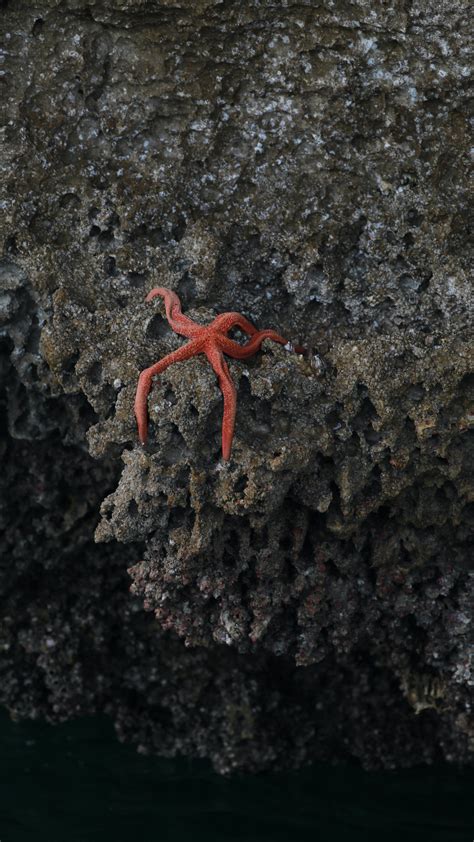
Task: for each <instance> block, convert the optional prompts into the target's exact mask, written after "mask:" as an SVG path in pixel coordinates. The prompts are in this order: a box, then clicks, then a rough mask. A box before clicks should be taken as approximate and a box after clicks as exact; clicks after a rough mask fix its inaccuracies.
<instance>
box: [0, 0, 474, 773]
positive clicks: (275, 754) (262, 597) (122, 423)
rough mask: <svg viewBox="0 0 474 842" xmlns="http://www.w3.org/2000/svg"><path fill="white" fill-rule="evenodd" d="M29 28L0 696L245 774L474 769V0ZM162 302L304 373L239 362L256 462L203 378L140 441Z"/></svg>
mask: <svg viewBox="0 0 474 842" xmlns="http://www.w3.org/2000/svg"><path fill="white" fill-rule="evenodd" d="M2 29H3V39H4V44H5V51H6V83H7V84H6V98H5V102H6V121H5V122H6V130H5V144H4V163H5V169H4V179H3V181H4V196H3V223H2V228H3V230H2V241H3V253H4V256H3V260H2V263H1V272H0V342H1V360H0V374H1V384H0V385H1V399H0V400H1V409H2V421H1V423H2V427H1V432H2V441H1V445H0V447H1V453H2V466H4V470H3V471H2V477H1V480H0V482H1V485H2V486H3V499H2V508H1V512H0V525H1V527H2V537H1V541H2V545H1V546H2V550H1V551H2V555H1V576H2V579H1V583H0V593H1V626H0V651H1V652H2V655H1V656H0V674H1V676H2V680H1V681H0V698H1V700H2V702H3V703H4V704H5V705H6V706H7V707H8V708H9V709H10V710H11V711H12V714H13V715H15V716H44V717H46V718H48V719H52V720H57V719H64V718H67V717H69V716H74V715H77V714H79V713H82V714H83V713H91V712H94V711H103V710H105V711H107V712H108V713H109V714H110V715H111V716H113V717H114V718H115V721H116V722H117V728H118V732H119V734H120V735H121V736H123V737H126V738H127V739H132V740H134V741H135V742H137V743H138V744H139V745H140V747H141V749H142V750H144V751H146V750H154V751H157V752H159V753H162V754H174V753H187V754H192V755H198V756H206V757H210V758H211V759H212V760H213V762H214V764H215V765H216V767H217V768H218V769H219V770H221V771H229V770H230V769H234V768H250V769H262V768H270V767H276V766H279V765H285V764H289V765H298V764H301V763H303V762H307V761H309V760H311V759H313V758H315V757H328V758H343V757H347V756H356V757H358V758H360V759H361V760H362V762H363V763H364V764H365V765H367V766H370V765H380V764H381V765H386V766H395V765H400V764H407V763H418V762H420V761H426V762H429V761H431V760H433V759H434V758H436V757H437V756H439V755H442V756H444V757H445V758H448V759H449V760H455V761H468V760H469V759H470V758H471V759H472V751H473V742H474V727H473V722H472V716H471V712H470V711H471V704H472V682H473V677H472V670H473V635H472V618H473V601H474V589H473V575H472V527H473V516H474V502H473V483H472V476H473V467H474V465H473V462H474V459H473V445H472V437H471V436H472V430H471V432H470V429H471V428H472V420H473V417H474V411H473V401H474V375H473V373H472V372H473V365H472V362H473V360H472V327H471V325H472V315H473V313H472V281H471V279H470V276H469V259H470V254H469V250H468V236H467V229H468V218H469V206H468V174H469V170H468V157H467V152H468V146H469V137H468V129H467V118H468V96H469V61H468V31H469V27H468V7H467V4H466V3H464V2H462V0H455V2H449V3H447V2H436V3H434V2H430V0H427V2H401V0H400V1H399V2H395V3H390V4H389V3H379V2H377V3H376V2H373V0H356V2H343V0H335V2H331V3H329V2H328V3H325V4H320V3H316V2H298V3H296V2H292V0H286V2H281V3H275V2H270V0H261V2H258V0H243V2H238V3H235V2H218V0H202V1H201V2H191V0H188V1H187V2H173V3H171V2H167V0H165V2H151V0H149V2H147V1H146V0H136V2H133V0H121V2H108V0H96V1H95V2H86V0H65V2H59V0H49V2H48V1H47V0H43V2H36V3H30V2H26V0H10V1H9V2H7V3H6V4H4V9H3V10H2ZM157 285H159V286H167V287H170V288H172V289H174V290H176V291H177V292H178V293H179V295H180V297H181V300H182V302H183V308H184V309H185V312H186V313H187V314H189V315H191V316H192V317H193V318H195V319H196V320H197V321H201V322H202V323H206V322H207V321H209V320H210V319H211V318H212V317H213V316H214V315H215V314H216V313H218V312H222V311H227V310H239V311H241V312H242V313H243V314H244V315H246V316H247V317H248V318H250V319H251V320H252V321H253V322H254V323H255V324H256V325H257V326H258V327H259V328H265V327H272V328H275V329H277V330H278V331H279V332H281V333H282V334H284V335H285V336H288V337H289V338H290V339H291V340H293V341H294V342H295V343H300V344H302V345H304V346H305V348H306V349H307V353H306V355H305V356H300V355H296V354H290V353H288V352H287V351H286V350H285V349H284V348H282V347H279V346H274V345H272V344H271V343H270V342H266V343H265V344H264V346H263V349H262V352H260V353H259V354H258V355H257V356H255V357H254V358H252V359H251V360H249V361H246V362H245V363H243V362H239V361H232V362H231V363H230V370H231V373H232V376H233V378H234V380H235V383H236V385H237V387H238V410H237V426H236V435H235V441H234V448H233V454H232V459H231V461H230V462H229V463H223V462H222V460H221V459H220V425H221V414H222V405H221V395H220V392H219V390H218V388H217V384H216V381H215V376H214V374H213V372H212V370H211V369H210V367H209V365H208V364H207V362H206V360H205V358H204V357H200V358H197V359H193V360H191V361H188V362H186V363H182V364H180V365H176V366H174V367H171V368H170V369H168V371H167V372H166V373H164V374H163V375H162V377H160V378H159V380H157V382H155V385H154V388H153V390H152V393H151V396H150V400H149V412H150V420H151V424H150V439H149V443H148V445H147V447H146V448H145V449H142V448H141V447H139V446H138V443H137V435H136V428H135V421H134V416H133V400H134V393H135V389H136V383H137V378H138V374H139V372H140V371H141V370H142V369H143V368H144V367H146V366H148V365H150V364H151V363H152V362H154V361H155V360H157V359H159V358H160V357H162V356H164V354H166V353H168V352H169V351H170V350H172V349H175V348H177V347H179V345H180V344H181V342H182V340H181V339H180V338H178V337H177V336H176V335H175V334H174V333H173V332H172V331H171V330H170V328H169V326H168V324H167V322H166V320H165V319H164V309H163V308H162V306H161V304H160V303H158V301H155V302H153V303H152V304H148V305H146V304H145V303H144V297H145V294H146V292H147V291H148V290H149V289H151V288H152V287H153V286H157ZM470 548H471V551H470ZM130 590H131V593H130V592H129V591H130Z"/></svg>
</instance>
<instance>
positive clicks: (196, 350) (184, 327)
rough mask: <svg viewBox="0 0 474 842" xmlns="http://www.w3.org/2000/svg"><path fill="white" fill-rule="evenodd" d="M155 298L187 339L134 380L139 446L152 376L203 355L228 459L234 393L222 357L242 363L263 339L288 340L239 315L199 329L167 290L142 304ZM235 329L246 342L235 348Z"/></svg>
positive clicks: (225, 315)
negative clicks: (218, 401)
mask: <svg viewBox="0 0 474 842" xmlns="http://www.w3.org/2000/svg"><path fill="white" fill-rule="evenodd" d="M157 295H159V296H161V298H163V299H164V302H165V310H166V318H167V319H168V323H169V325H170V327H171V328H172V329H173V330H174V332H175V333H178V334H179V335H180V336H185V337H186V338H187V339H189V342H187V343H186V344H185V345H182V346H181V348H178V349H177V350H176V351H173V352H172V353H171V354H167V356H166V357H163V359H162V360H159V361H158V362H157V363H155V364H154V365H151V366H150V367H149V368H145V370H144V371H142V373H141V374H140V377H139V378H138V386H137V392H136V396H135V417H136V419H137V425H138V436H139V438H140V441H141V443H142V444H145V443H146V440H147V433H148V406H147V401H148V394H149V392H150V389H151V385H152V378H153V377H154V375H155V374H161V372H162V371H165V369H166V368H168V366H170V365H172V364H173V363H177V362H182V361H183V360H189V359H190V358H191V357H195V356H196V355H197V354H205V355H206V357H207V359H208V360H209V362H210V363H211V365H212V368H213V369H214V371H215V373H216V375H217V379H218V381H219V387H220V390H221V392H222V395H223V398H224V414H223V417H222V456H223V458H224V459H225V460H228V459H230V453H231V450H232V439H233V437H234V428H235V414H236V410H237V393H236V389H235V386H234V383H233V381H232V378H231V376H230V372H229V369H228V367H227V363H226V361H225V359H224V354H226V355H227V356H228V357H232V358H233V359H235V360H246V359H248V357H251V356H253V355H254V354H255V353H256V352H257V351H258V350H259V348H260V346H261V344H262V342H263V340H264V339H271V340H272V341H273V342H278V343H279V344H280V345H288V340H287V339H284V337H283V336H280V334H279V333H276V332H275V331H274V330H257V328H256V327H255V326H254V325H253V324H251V322H249V321H248V320H247V319H246V318H245V317H244V316H241V315H240V313H222V314H221V315H220V316H217V318H215V319H214V321H212V322H211V324H210V325H199V324H197V323H196V322H193V321H192V319H190V318H188V317H187V316H185V315H184V314H183V313H182V312H181V302H180V300H179V298H178V296H177V295H176V293H175V292H173V291H172V290H170V289H166V288H165V287H156V289H152V290H151V292H149V293H148V295H147V297H146V299H145V301H151V300H152V299H153V298H155V297H156V296H157ZM233 327H238V328H240V330H242V331H243V332H244V333H245V334H247V336H249V337H250V338H249V340H248V341H247V342H246V343H245V344H244V345H239V343H238V342H235V341H234V340H233V339H230V338H229V337H228V336H227V333H228V332H229V330H230V329H231V328H233ZM295 351H296V352H297V353H301V352H302V351H303V349H302V348H299V347H296V348H295Z"/></svg>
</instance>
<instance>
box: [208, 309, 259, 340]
mask: <svg viewBox="0 0 474 842" xmlns="http://www.w3.org/2000/svg"><path fill="white" fill-rule="evenodd" d="M211 326H212V328H215V329H216V330H218V331H219V332H222V333H226V332H227V331H228V330H230V329H231V327H239V328H240V330H243V332H244V333H246V334H247V335H248V336H254V335H255V334H256V333H258V330H257V328H256V327H255V325H253V324H252V322H249V320H248V319H246V318H245V316H242V315H241V314H240V313H222V314H221V315H220V316H217V318H215V319H214V321H213V322H212V325H211Z"/></svg>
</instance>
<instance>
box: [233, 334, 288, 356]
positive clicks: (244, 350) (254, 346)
mask: <svg viewBox="0 0 474 842" xmlns="http://www.w3.org/2000/svg"><path fill="white" fill-rule="evenodd" d="M264 339H271V340H272V342H278V343H279V344H280V345H287V344H288V339H285V338H284V336H280V334H279V333H276V332H275V331H274V330H259V331H257V332H256V333H255V334H254V335H253V336H252V338H251V339H249V341H248V342H247V343H246V344H245V345H239V344H238V342H236V343H235V345H236V346H237V347H236V348H232V349H230V350H227V348H226V349H225V352H226V354H228V355H229V356H230V357H234V358H235V359H237V360H246V359H247V358H248V357H252V356H253V355H254V354H256V353H257V351H258V350H259V349H260V347H261V345H262V342H263V340H264Z"/></svg>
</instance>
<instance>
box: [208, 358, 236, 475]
mask: <svg viewBox="0 0 474 842" xmlns="http://www.w3.org/2000/svg"><path fill="white" fill-rule="evenodd" d="M206 353H207V358H208V360H209V362H210V363H211V365H212V367H213V369H214V371H215V373H216V374H217V378H218V380H219V387H220V390H221V392H222V395H223V398H224V414H223V416H222V457H223V458H224V459H225V461H226V462H227V461H228V460H229V459H230V452H231V450H232V440H233V438H234V428H235V415H236V411H237V391H236V388H235V386H234V383H233V381H232V378H231V376H230V372H229V369H228V367H227V363H226V361H225V359H224V357H223V356H222V353H221V351H219V349H218V348H215V349H214V348H213V349H211V350H210V351H208V352H206Z"/></svg>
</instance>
